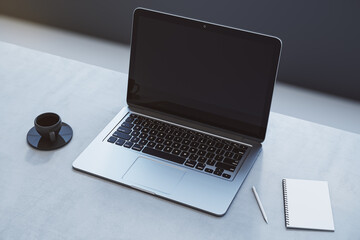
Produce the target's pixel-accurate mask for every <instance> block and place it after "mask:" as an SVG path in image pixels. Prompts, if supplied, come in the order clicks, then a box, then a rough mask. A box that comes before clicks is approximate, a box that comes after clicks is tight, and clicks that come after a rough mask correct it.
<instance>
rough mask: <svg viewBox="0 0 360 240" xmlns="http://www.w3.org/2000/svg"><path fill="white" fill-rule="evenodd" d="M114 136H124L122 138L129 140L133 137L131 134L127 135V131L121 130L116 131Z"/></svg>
mask: <svg viewBox="0 0 360 240" xmlns="http://www.w3.org/2000/svg"><path fill="white" fill-rule="evenodd" d="M113 136H115V137H118V138H122V139H125V140H129V139H130V138H131V136H130V135H127V134H125V133H121V132H118V131H116V132H114V133H113Z"/></svg>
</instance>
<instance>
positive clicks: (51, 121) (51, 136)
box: [34, 112, 62, 142]
mask: <svg viewBox="0 0 360 240" xmlns="http://www.w3.org/2000/svg"><path fill="white" fill-rule="evenodd" d="M34 125H35V129H36V131H37V132H38V133H39V134H40V135H41V137H42V138H44V139H47V140H50V141H51V142H55V141H56V138H57V136H58V135H59V131H60V129H61V126H62V122H61V118H60V116H59V115H57V114H56V113H51V112H48V113H43V114H40V115H39V116H37V117H36V118H35V121H34Z"/></svg>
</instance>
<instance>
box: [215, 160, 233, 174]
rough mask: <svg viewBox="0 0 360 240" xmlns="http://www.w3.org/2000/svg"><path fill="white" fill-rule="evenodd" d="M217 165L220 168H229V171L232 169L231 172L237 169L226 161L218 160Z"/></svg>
mask: <svg viewBox="0 0 360 240" xmlns="http://www.w3.org/2000/svg"><path fill="white" fill-rule="evenodd" d="M215 166H216V167H218V168H222V169H225V170H228V171H230V172H234V171H235V166H231V165H229V164H226V163H222V162H217V163H216V165H215Z"/></svg>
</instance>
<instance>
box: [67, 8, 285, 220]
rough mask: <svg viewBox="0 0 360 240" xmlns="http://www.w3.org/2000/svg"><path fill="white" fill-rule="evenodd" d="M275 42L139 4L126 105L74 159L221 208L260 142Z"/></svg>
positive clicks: (102, 173)
mask: <svg viewBox="0 0 360 240" xmlns="http://www.w3.org/2000/svg"><path fill="white" fill-rule="evenodd" d="M280 50H281V41H280V40H279V39H278V38H275V37H272V36H268V35H264V34H259V33H254V32H249V31H244V30H240V29H235V28H230V27H225V26H221V25H217V24H213V23H209V22H204V21H199V20H194V19H189V18H183V17H179V16H175V15H170V14H165V13H161V12H156V11H152V10H147V9H136V10H135V12H134V16H133V29H132V40H131V56H130V68H129V76H128V89H127V106H126V107H124V108H123V109H122V110H121V111H120V112H119V113H118V114H117V115H116V116H115V118H114V119H113V120H112V121H111V122H110V123H109V124H108V125H107V126H106V127H105V129H104V130H103V131H102V132H101V133H100V134H99V135H98V136H97V137H96V138H95V139H94V141H93V142H92V143H91V144H90V145H89V146H88V147H87V148H86V149H85V151H83V152H82V153H81V154H80V156H79V157H78V158H77V159H76V160H75V161H74V163H73V167H74V168H75V169H77V170H80V171H84V172H86V173H90V174H93V175H96V176H99V177H102V178H105V179H109V180H111V181H115V182H118V183H121V184H124V185H127V186H130V187H132V188H134V189H138V190H141V191H143V192H146V193H150V194H153V195H155V196H160V197H162V198H166V199H169V200H172V201H175V202H178V203H181V204H184V205H187V206H189V207H192V208H196V209H200V210H203V211H206V212H208V213H211V214H215V215H218V216H222V215H224V214H225V213H226V211H227V210H228V208H229V206H230V204H231V202H232V201H233V199H234V197H235V196H236V193H237V192H238V190H239V188H240V186H241V184H242V183H243V182H244V180H245V178H246V176H247V174H248V173H249V171H250V169H251V167H252V166H253V164H254V162H255V160H256V158H257V156H258V154H259V152H260V151H261V142H262V141H264V139H265V133H266V128H267V123H268V117H269V111H270V104H271V98H272V93H273V87H274V82H275V79H276V75H277V69H278V63H279V56H280ZM122 94H125V93H119V96H118V98H120V97H121V96H120V95H122ZM114 99H115V100H116V96H114Z"/></svg>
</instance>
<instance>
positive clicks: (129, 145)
mask: <svg viewBox="0 0 360 240" xmlns="http://www.w3.org/2000/svg"><path fill="white" fill-rule="evenodd" d="M132 145H134V143H132V142H129V141H127V142H125V143H124V147H126V148H131V147H132Z"/></svg>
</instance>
